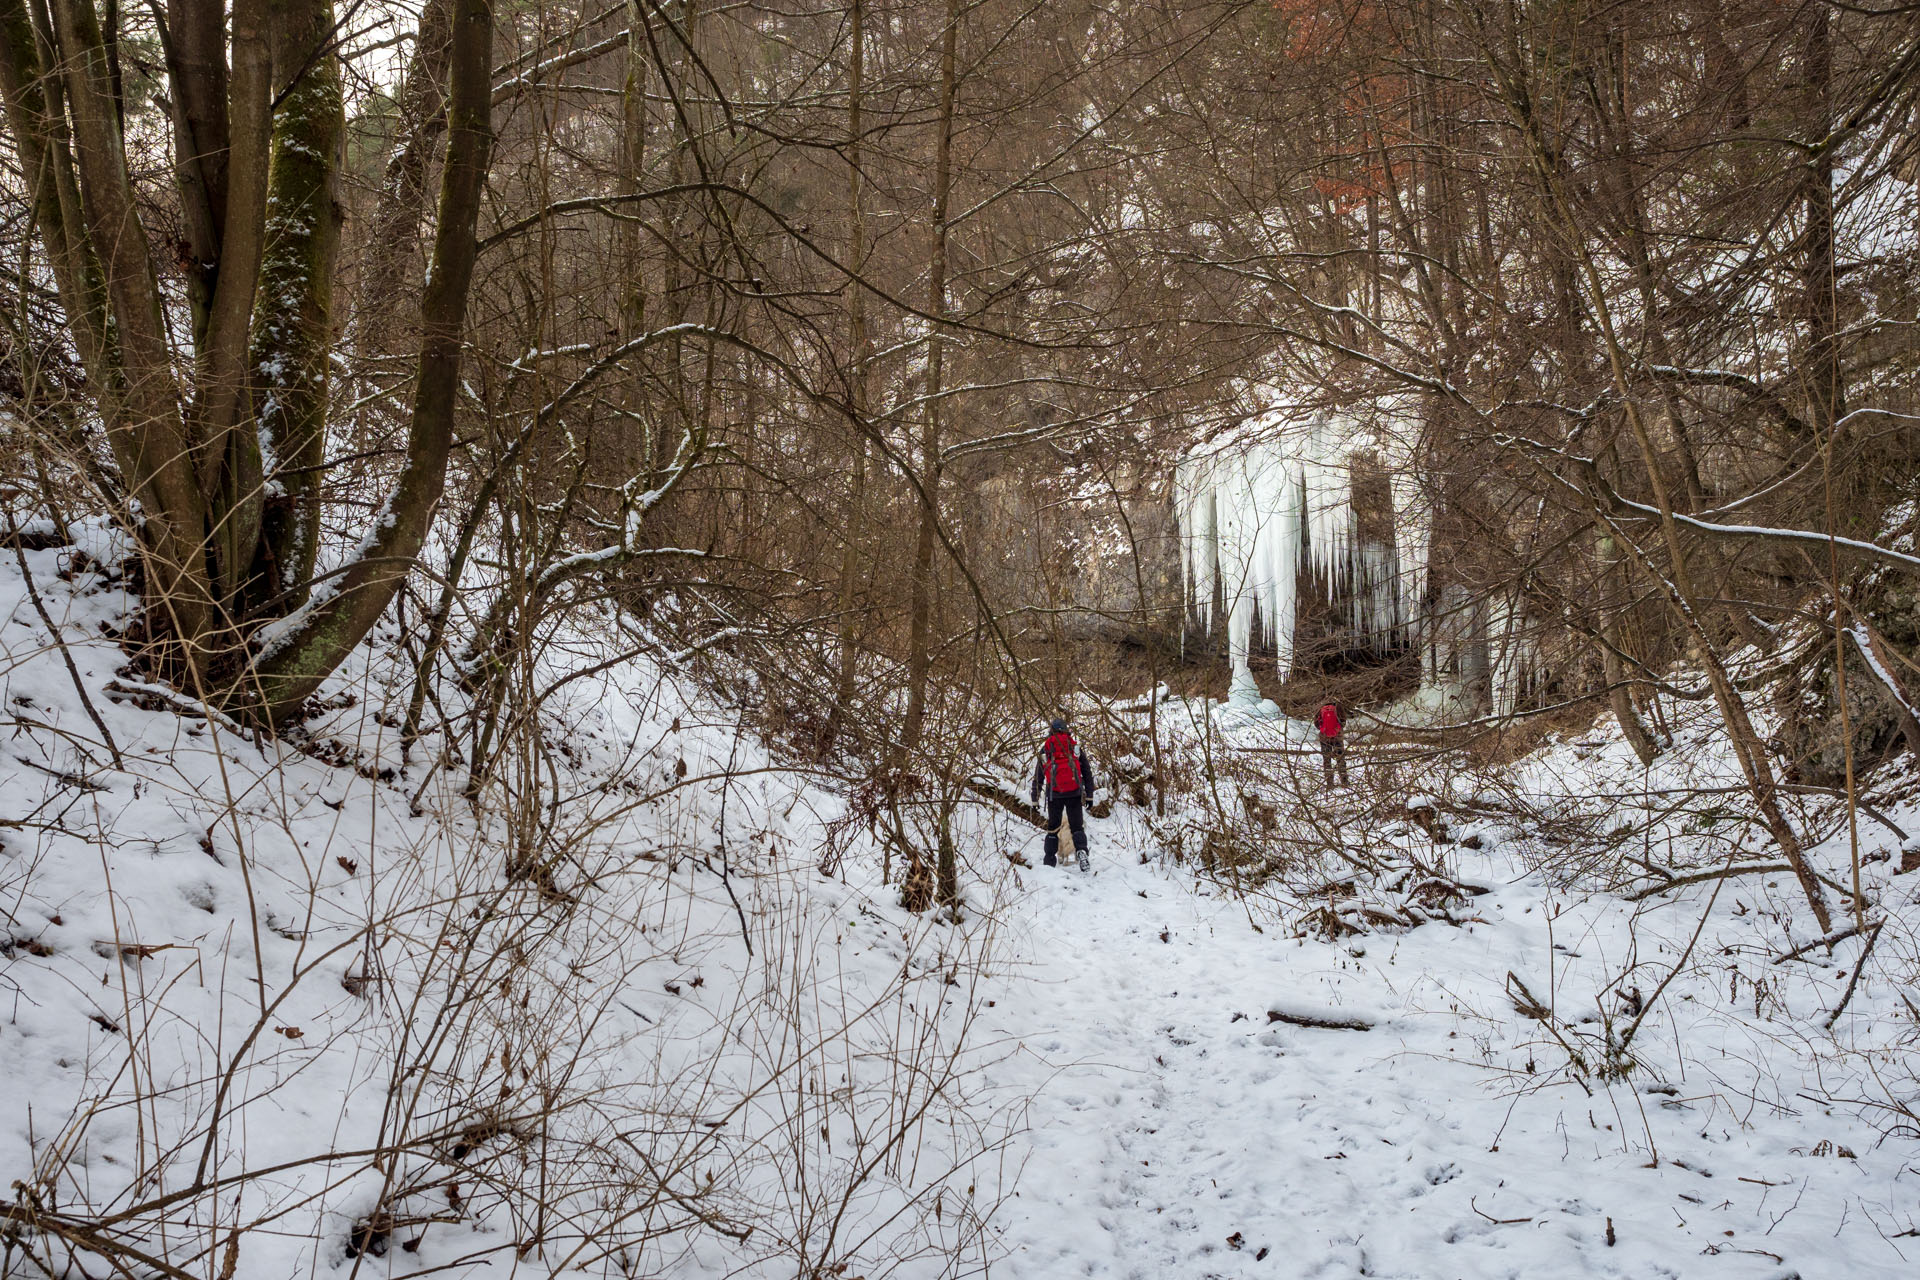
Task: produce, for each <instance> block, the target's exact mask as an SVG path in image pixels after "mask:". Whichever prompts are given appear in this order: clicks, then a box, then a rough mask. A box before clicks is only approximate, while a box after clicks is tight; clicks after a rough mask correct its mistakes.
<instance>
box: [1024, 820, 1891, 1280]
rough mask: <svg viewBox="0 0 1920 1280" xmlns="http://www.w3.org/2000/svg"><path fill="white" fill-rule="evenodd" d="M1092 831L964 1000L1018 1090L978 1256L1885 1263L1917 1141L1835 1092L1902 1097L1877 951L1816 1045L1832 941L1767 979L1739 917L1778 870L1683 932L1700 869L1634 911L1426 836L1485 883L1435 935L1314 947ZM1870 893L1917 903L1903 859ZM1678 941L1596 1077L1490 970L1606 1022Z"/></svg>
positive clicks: (1286, 1267) (1833, 962) (1846, 1267)
mask: <svg viewBox="0 0 1920 1280" xmlns="http://www.w3.org/2000/svg"><path fill="white" fill-rule="evenodd" d="M1093 826H1094V840H1095V848H1096V860H1095V864H1094V873H1093V874H1092V875H1091V876H1089V877H1081V876H1079V875H1078V874H1077V873H1075V872H1071V871H1055V870H1050V869H1039V868H1036V869H1034V870H1031V871H1028V872H1024V873H1022V879H1023V880H1024V881H1025V882H1026V884H1027V885H1028V886H1029V890H1030V892H1029V893H1028V894H1027V895H1026V896H1024V897H1023V898H1022V899H1021V900H1020V901H1019V903H1018V906H1017V908H1016V910H1015V916H1014V918H1015V919H1016V920H1017V921H1018V922H1019V935H1020V936H1021V937H1022V938H1023V940H1024V943H1025V947H1026V954H1027V956H1028V957H1029V958H1030V960H1031V962H1032V971H1031V977H1030V978H1029V980H1028V981H1027V982H1025V983H1024V984H1022V985H1020V986H1018V987H1015V988H1014V989H1013V990H1012V991H1011V992H1010V993H1009V995H1008V996H1007V997H1006V998H1004V999H1002V1000H1000V1001H999V1002H998V1003H997V1004H996V1005H995V1007H994V1008H993V1009H991V1010H989V1011H988V1013H987V1014H986V1020H987V1022H988V1024H989V1025H991V1026H993V1027H995V1028H997V1029H998V1030H1000V1031H1001V1032H1002V1033H1003V1034H1004V1035H1006V1036H1008V1037H1011V1038H1014V1039H1016V1040H1017V1041H1018V1042H1019V1043H1020V1045H1021V1049H1022V1054H1021V1057H1020V1058H1019V1059H1018V1060H1017V1061H1018V1062H1019V1063H1020V1064H1021V1065H1020V1066H1019V1071H1020V1073H1021V1074H1020V1076H1019V1079H1020V1082H1021V1086H1022V1087H1025V1088H1031V1089H1033V1090H1035V1091H1037V1096H1038V1101H1037V1103H1036V1106H1035V1108H1034V1126H1035V1128H1034V1132H1033V1135H1032V1139H1031V1154H1030V1158H1029V1159H1028V1162H1027V1164H1026V1166H1025V1169H1024V1172H1023V1176H1022V1178H1021V1181H1020V1185H1019V1190H1018V1194H1017V1197H1016V1199H1015V1200H1014V1201H1013V1203H1012V1205H1010V1206H1009V1207H1008V1209H1007V1210H1006V1211H1005V1213H1004V1215H1003V1219H1002V1222H1001V1228H1002V1231H1003V1239H1004V1241H1005V1243H1006V1245H1007V1247H1008V1248H1009V1250H1010V1256H1009V1258H1008V1261H1007V1262H1006V1264H1005V1265H1004V1267H1003V1270H1002V1273H1003V1274H1006V1275H1012V1276H1063V1277H1064V1276H1080V1275H1084V1276H1112V1277H1129V1278H1131V1277H1141V1278H1145V1277H1155V1276H1181V1277H1193V1278H1194V1280H1201V1278H1203V1277H1216V1276H1217V1277H1242V1276H1245V1277H1259V1276H1273V1277H1296V1276H1298V1277H1306V1276H1322V1277H1341V1278H1345V1277H1358V1276H1399V1277H1410V1278H1412V1277H1418V1278H1420V1280H1439V1278H1441V1277H1523V1276H1524V1277H1543V1276H1572V1275H1587V1274H1592V1275H1603V1276H1621V1277H1641V1276H1675V1277H1679V1276H1687V1277H1691V1276H1727V1277H1736V1276H1737V1277H1782V1276H1788V1275H1800V1276H1804V1277H1808V1278H1809V1280H1811V1278H1812V1277H1818V1276H1828V1275H1853V1276H1881V1275H1885V1276H1895V1275H1906V1274H1912V1272H1911V1271H1909V1270H1907V1268H1908V1267H1910V1266H1911V1265H1913V1259H1915V1258H1916V1257H1920V1239H1916V1238H1915V1230H1916V1227H1920V1167H1916V1166H1920V1142H1917V1141H1916V1138H1920V1135H1917V1134H1916V1133H1915V1131H1914V1130H1913V1128H1912V1127H1911V1124H1910V1123H1909V1126H1908V1127H1907V1129H1906V1130H1905V1132H1904V1133H1901V1134H1897V1135H1896V1136H1894V1137H1891V1138H1886V1139H1884V1140H1883V1135H1882V1132H1881V1130H1880V1129H1878V1128H1876V1127H1875V1126H1874V1125H1873V1124H1871V1123H1869V1118H1870V1117H1871V1116H1872V1114H1873V1113H1872V1112H1867V1113H1865V1114H1864V1115H1863V1112H1862V1110H1861V1109H1860V1108H1857V1107H1853V1106H1849V1105H1846V1104H1845V1103H1844V1102H1842V1101H1841V1100H1842V1099H1846V1100H1852V1099H1856V1098H1862V1097H1866V1096H1869V1095H1871V1094H1873V1093H1874V1092H1875V1091H1876V1084H1877V1085H1878V1086H1880V1093H1881V1096H1885V1093H1886V1092H1887V1091H1891V1092H1892V1093H1894V1094H1898V1095H1902V1096H1904V1097H1905V1098H1906V1099H1907V1100H1908V1102H1909V1103H1911V1102H1912V1100H1913V1099H1914V1096H1915V1089H1914V1084H1915V1081H1914V1066H1913V1063H1914V1058H1913V1047H1912V1046H1913V1034H1912V1033H1913V1031H1914V1030H1915V1020H1914V1019H1913V1017H1912V1015H1911V1014H1910V1013H1909V1012H1907V1011H1906V1010H1904V1009H1903V1007H1902V1004H1901V1001H1900V1000H1899V990H1898V985H1899V984H1898V982H1897V981H1895V980H1893V975H1899V974H1902V973H1904V974H1905V975H1907V977H1908V979H1909V980H1910V977H1911V975H1912V973H1913V972H1914V963H1913V962H1914V957H1913V955H1912V952H1911V944H1910V943H1909V944H1907V949H1906V954H1905V955H1904V956H1903V957H1901V958H1900V959H1897V960H1896V959H1894V958H1893V957H1892V956H1888V957H1884V958H1883V963H1885V964H1887V966H1888V968H1887V969H1885V970H1883V971H1881V976H1880V977H1879V978H1878V979H1877V980H1872V981H1866V980H1863V982H1862V984H1861V987H1860V988H1859V990H1857V991H1856V992H1855V994H1854V997H1853V1000H1852V1001H1851V1002H1850V1003H1849V1005H1848V1012H1847V1014H1845V1015H1843V1017H1842V1019H1841V1020H1840V1021H1839V1022H1838V1023H1837V1024H1836V1034H1833V1035H1829V1034H1827V1033H1826V1032H1825V1031H1824V1030H1823V1029H1822V1028H1821V1026H1820V1023H1821V1021H1822V1015H1821V1010H1823V1009H1828V1008H1831V1007H1832V1006H1833V1005H1834V1004H1835V1003H1837V1001H1838V999H1839V997H1840V995H1841V994H1842V993H1843V992H1844V990H1845V986H1846V983H1847V980H1848V978H1849V976H1850V974H1851V972H1852V963H1853V961H1854V960H1855V958H1856V957H1857V955H1858V946H1859V944H1858V942H1857V941H1853V942H1846V943H1842V944H1840V946H1839V947H1838V948H1837V949H1836V954H1835V955H1834V957H1833V958H1832V959H1830V960H1829V959H1827V958H1826V955H1825V952H1824V950H1820V949H1816V952H1815V956H1816V959H1815V961H1814V962H1811V963H1801V962H1795V963H1790V964H1786V965H1778V964H1774V963H1773V962H1772V953H1771V952H1770V951H1769V949H1768V948H1769V947H1770V946H1771V945H1772V944H1773V942H1774V941H1778V940H1781V939H1783V937H1784V935H1783V934H1782V933H1781V932H1780V930H1779V929H1778V928H1777V927H1772V928H1768V927H1759V926H1757V925H1756V923H1755V915H1756V912H1767V911H1770V910H1776V909H1777V908H1778V906H1779V903H1780V900H1781V898H1782V895H1784V894H1790V893H1791V892H1792V881H1791V878H1790V877H1785V876H1777V875H1775V876H1760V877H1756V878H1751V879H1747V880H1745V881H1740V882H1733V883H1732V884H1731V885H1730V887H1728V888H1726V889H1724V890H1723V891H1722V892H1721V894H1720V896H1719V900H1718V901H1717V902H1715V903H1714V906H1713V909H1712V912H1711V913H1710V915H1709V917H1708V923H1707V925H1706V926H1705V928H1704V929H1703V930H1702V936H1701V937H1700V938H1699V940H1698V941H1697V942H1696V943H1695V944H1694V946H1693V947H1692V948H1691V950H1690V951H1687V943H1688V939H1689V936H1690V934H1691V933H1692V931H1693V929H1694V927H1695V925H1696V924H1697V923H1699V920H1700V915H1701V913H1702V911H1703V910H1704V909H1705V907H1706V904H1707V901H1708V899H1709V898H1710V897H1711V896H1712V886H1711V885H1704V886H1701V887H1699V888H1698V889H1695V890H1687V891H1682V892H1681V893H1679V894H1676V895H1675V897H1676V899H1677V900H1676V901H1673V902H1670V903H1666V904H1664V905H1662V906H1659V907H1657V908H1654V909H1648V908H1644V907H1643V908H1641V909H1638V910H1636V908H1635V907H1634V906H1633V905H1632V904H1628V903H1625V902H1623V901H1621V900H1620V899H1619V898H1617V897H1614V896H1611V895H1606V894H1591V895H1589V894H1583V893H1580V892H1575V891H1569V890H1567V889H1563V888H1557V887H1555V886H1554V885H1553V884H1551V883H1550V882H1549V881H1548V879H1547V878H1546V877H1545V876H1543V875H1541V874H1539V873H1536V872H1530V871H1528V870H1527V869H1526V867H1525V866H1524V865H1522V863H1521V861H1520V860H1519V859H1518V858H1517V857H1516V855H1517V854H1519V853H1522V852H1524V849H1525V846H1524V844H1523V843H1517V844H1515V845H1512V846H1503V845H1495V846H1494V847H1491V848H1489V849H1487V850H1485V851H1483V852H1474V851H1471V850H1466V849H1461V848H1458V847H1457V846H1454V847H1451V848H1449V849H1447V850H1445V851H1444V853H1445V857H1446V859H1447V862H1448V865H1449V866H1450V868H1451V869H1452V870H1453V871H1454V873H1455V874H1456V875H1458V876H1460V877H1461V878H1462V879H1463V880H1466V881H1470V882H1477V883H1478V884H1481V885H1484V886H1487V887H1489V888H1490V889H1491V892H1489V893H1487V894H1485V895H1483V896H1480V897H1477V898H1475V899H1474V900H1473V904H1472V908H1471V914H1472V916H1473V917H1474V918H1473V919H1472V920H1471V921H1470V922H1469V923H1466V924H1464V925H1461V926H1459V927H1453V926H1449V925H1446V924H1441V923H1434V924H1427V925H1424V926H1422V927H1419V928H1416V929H1413V930H1410V931H1406V932H1401V933H1397V934H1384V933H1376V934H1371V935H1367V936H1359V937H1353V938H1349V939H1346V940H1344V941H1326V940H1321V939H1317V938H1300V937H1294V936H1289V935H1290V931H1289V930H1288V929H1286V928H1285V927H1284V924H1283V922H1281V921H1278V920H1276V919H1275V918H1273V917H1272V916H1265V917H1264V918H1263V916H1262V915H1261V914H1260V913H1257V912H1256V913H1254V914H1250V913H1249V910H1248V909H1247V907H1246V906H1245V905H1243V904H1242V903H1241V902H1240V901H1237V900H1235V899H1233V898H1231V897H1229V896H1226V895H1223V894H1219V893H1210V892H1206V891H1201V892H1196V891H1195V886H1194V884H1193V883H1192V881H1191V880H1190V879H1188V878H1185V877H1183V876H1182V875H1181V874H1180V873H1179V872H1178V871H1177V870H1173V869H1163V868H1162V867H1161V866H1160V865H1158V864H1157V863H1156V864H1155V865H1141V863H1140V859H1139V856H1138V855H1139V853H1140V851H1141V850H1142V847H1143V843H1142V839H1141V835H1140V832H1139V829H1138V827H1137V826H1135V825H1134V824H1131V823H1127V822H1122V821H1115V822H1111V823H1105V824H1101V823H1095V824H1093ZM1876 865H1878V864H1876ZM1883 879H1884V878H1883ZM1770 882H1771V883H1770ZM1884 892H1885V894H1886V896H1887V898H1888V899H1889V900H1893V901H1899V902H1902V903H1904V904H1906V905H1907V907H1908V908H1909V909H1908V910H1907V911H1906V913H1905V914H1906V918H1907V920H1908V921H1909V922H1910V921H1912V920H1913V919H1915V918H1916V917H1917V916H1920V912H1915V911H1913V910H1911V901H1912V899H1913V898H1914V897H1915V895H1916V892H1920V876H1909V877H1905V878H1903V879H1893V880H1892V881H1891V882H1890V883H1885V884H1884ZM1882 945H1885V942H1884V941H1883V943H1882ZM1780 949H1782V950H1784V949H1785V948H1784V947H1781V948H1780ZM1683 951H1686V952H1687V959H1686V962H1685V967H1684V970H1683V973H1682V976H1681V978H1680V979H1679V980H1678V981H1676V982H1675V983H1674V984H1672V985H1671V986H1670V987H1669V988H1668V990H1667V991H1666V992H1665V993H1664V995H1663V997H1662V1003H1661V1005H1660V1006H1659V1007H1658V1008H1657V1009H1656V1010H1655V1012H1654V1013H1653V1014H1651V1015H1650V1016H1649V1018H1648V1020H1647V1023H1646V1024H1645V1025H1644V1026H1643V1027H1642V1029H1641V1031H1640V1033H1639V1037H1638V1038H1636V1039H1635V1041H1634V1043H1633V1049H1634V1055H1635V1057H1636V1059H1637V1060H1638V1062H1639V1064H1640V1065H1639V1066H1638V1067H1637V1068H1636V1069H1634V1070H1633V1071H1631V1072H1629V1073H1628V1074H1627V1075H1626V1077H1625V1078H1623V1079H1613V1080H1607V1079H1601V1078H1598V1076H1597V1073H1593V1072H1589V1073H1588V1075H1587V1078H1586V1081H1585V1084H1584V1085H1583V1084H1581V1083H1578V1082H1576V1081H1574V1080H1572V1079H1570V1078H1569V1075H1568V1073H1567V1071H1566V1070H1565V1067H1566V1064H1567V1057H1568V1056H1567V1052H1566V1050H1565V1049H1564V1048H1563V1047H1562V1046H1561V1044H1560V1043H1558V1042H1557V1041H1556V1039H1555V1038H1554V1035H1553V1034H1551V1033H1549V1032H1548V1031H1547V1030H1546V1029H1545V1027H1544V1025H1543V1024H1542V1023H1541V1022H1540V1021H1538V1020H1536V1019H1532V1018H1529V1017H1526V1016H1523V1015H1522V1014H1520V1013H1519V1012H1517V1011H1516V1009H1515V1000H1514V995H1513V990H1514V988H1513V987H1511V986H1510V983H1509V977H1508V975H1509V974H1512V975H1513V976H1514V977H1515V978H1517V979H1518V981H1519V982H1520V983H1523V984H1525V986H1526V988H1527V989H1528V990H1529V991H1531V992H1532V993H1533V994H1534V996H1535V998H1537V999H1538V1000H1540V1001H1542V1002H1550V1003H1552V1004H1553V1005H1554V1006H1555V1010H1554V1013H1555V1016H1556V1019H1557V1020H1558V1021H1561V1022H1563V1023H1565V1024H1572V1028H1571V1029H1569V1028H1567V1027H1565V1026H1562V1027H1561V1029H1560V1030H1559V1032H1558V1034H1560V1035H1562V1036H1571V1035H1574V1034H1576V1033H1577V1032H1584V1033H1586V1034H1589V1035H1597V1034H1600V1033H1601V1032H1602V1031H1603V1025H1602V1024H1603V1022H1604V1020H1605V1019H1606V1018H1607V1017H1611V1018H1613V1019H1614V1028H1615V1030H1616V1031H1617V1030H1618V1028H1619V1026H1620V1025H1621V1024H1622V1023H1624V1022H1626V1021H1630V1020H1631V1018H1630V1016H1629V1015H1628V1014H1627V1009H1628V1007H1629V1000H1630V998H1629V997H1623V996H1621V995H1620V994H1618V992H1619V991H1620V990H1621V986H1620V984H1617V983H1616V982H1615V980H1616V979H1617V977H1618V976H1619V975H1620V974H1621V973H1622V972H1623V971H1626V970H1629V969H1631V973H1630V974H1629V976H1628V981H1627V983H1626V984H1624V985H1625V986H1628V987H1639V988H1641V992H1640V995H1641V997H1643V998H1644V997H1645V996H1647V995H1649V994H1650V993H1651V992H1652V991H1653V989H1654V987H1655V986H1656V985H1657V984H1658V983H1659V982H1660V980H1661V979H1662V978H1663V977H1664V976H1665V975H1666V973H1667V972H1669V971H1670V970H1671V969H1672V967H1673V966H1674V963H1675V961H1676V960H1677V959H1678V958H1679V957H1680V955H1681V953H1682V952H1683ZM1636 965H1637V966H1638V967H1634V966H1636ZM1756 980H1757V981H1758V982H1759V983H1760V984H1761V985H1760V986H1758V987H1757V988H1756V986H1755V985H1754V984H1755V982H1756ZM1608 984H1613V987H1612V990H1609V991H1608V992H1607V993H1606V994H1605V995H1603V996H1600V997H1599V998H1596V993H1597V992H1598V990H1599V988H1601V987H1602V986H1606V985H1608ZM1756 1009H1758V1010H1759V1014H1758V1015H1756ZM1269 1011H1273V1012H1277V1013H1281V1014H1284V1015H1288V1016H1290V1017H1299V1018H1306V1019H1309V1020H1312V1019H1316V1018H1320V1019H1328V1020H1333V1021H1351V1022H1360V1023H1366V1024H1369V1025H1370V1028H1371V1029H1368V1030H1356V1029H1349V1028H1336V1027H1327V1028H1322V1027H1309V1026H1301V1025H1296V1024H1295V1023H1293V1022H1289V1021H1280V1020H1271V1019H1270V1018H1269ZM1902 1025H1904V1028H1905V1040H1906V1045H1907V1048H1906V1049H1905V1051H1904V1053H1902V1052H1899V1051H1885V1050H1884V1046H1885V1045H1887V1044H1888V1042H1890V1041H1893V1040H1897V1039H1899V1038H1900V1036H1901V1030H1900V1028H1901V1027H1902ZM1576 1047H1578V1048H1583V1049H1585V1050H1587V1051H1588V1052H1591V1049H1592V1046H1591V1045H1590V1044H1589V1045H1579V1044H1576ZM1870 1047H1881V1048H1882V1050H1883V1051H1882V1052H1880V1053H1879V1054H1878V1056H1868V1054H1867V1052H1866V1051H1867V1049H1868V1048H1870ZM1856 1050H1858V1051H1859V1052H1855V1051H1856ZM1876 1072H1877V1073H1878V1075H1879V1080H1878V1081H1877V1082H1876V1080H1875V1078H1874V1077H1875V1074H1876ZM1881 1118H1882V1119H1884V1116H1882V1117H1881Z"/></svg>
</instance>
